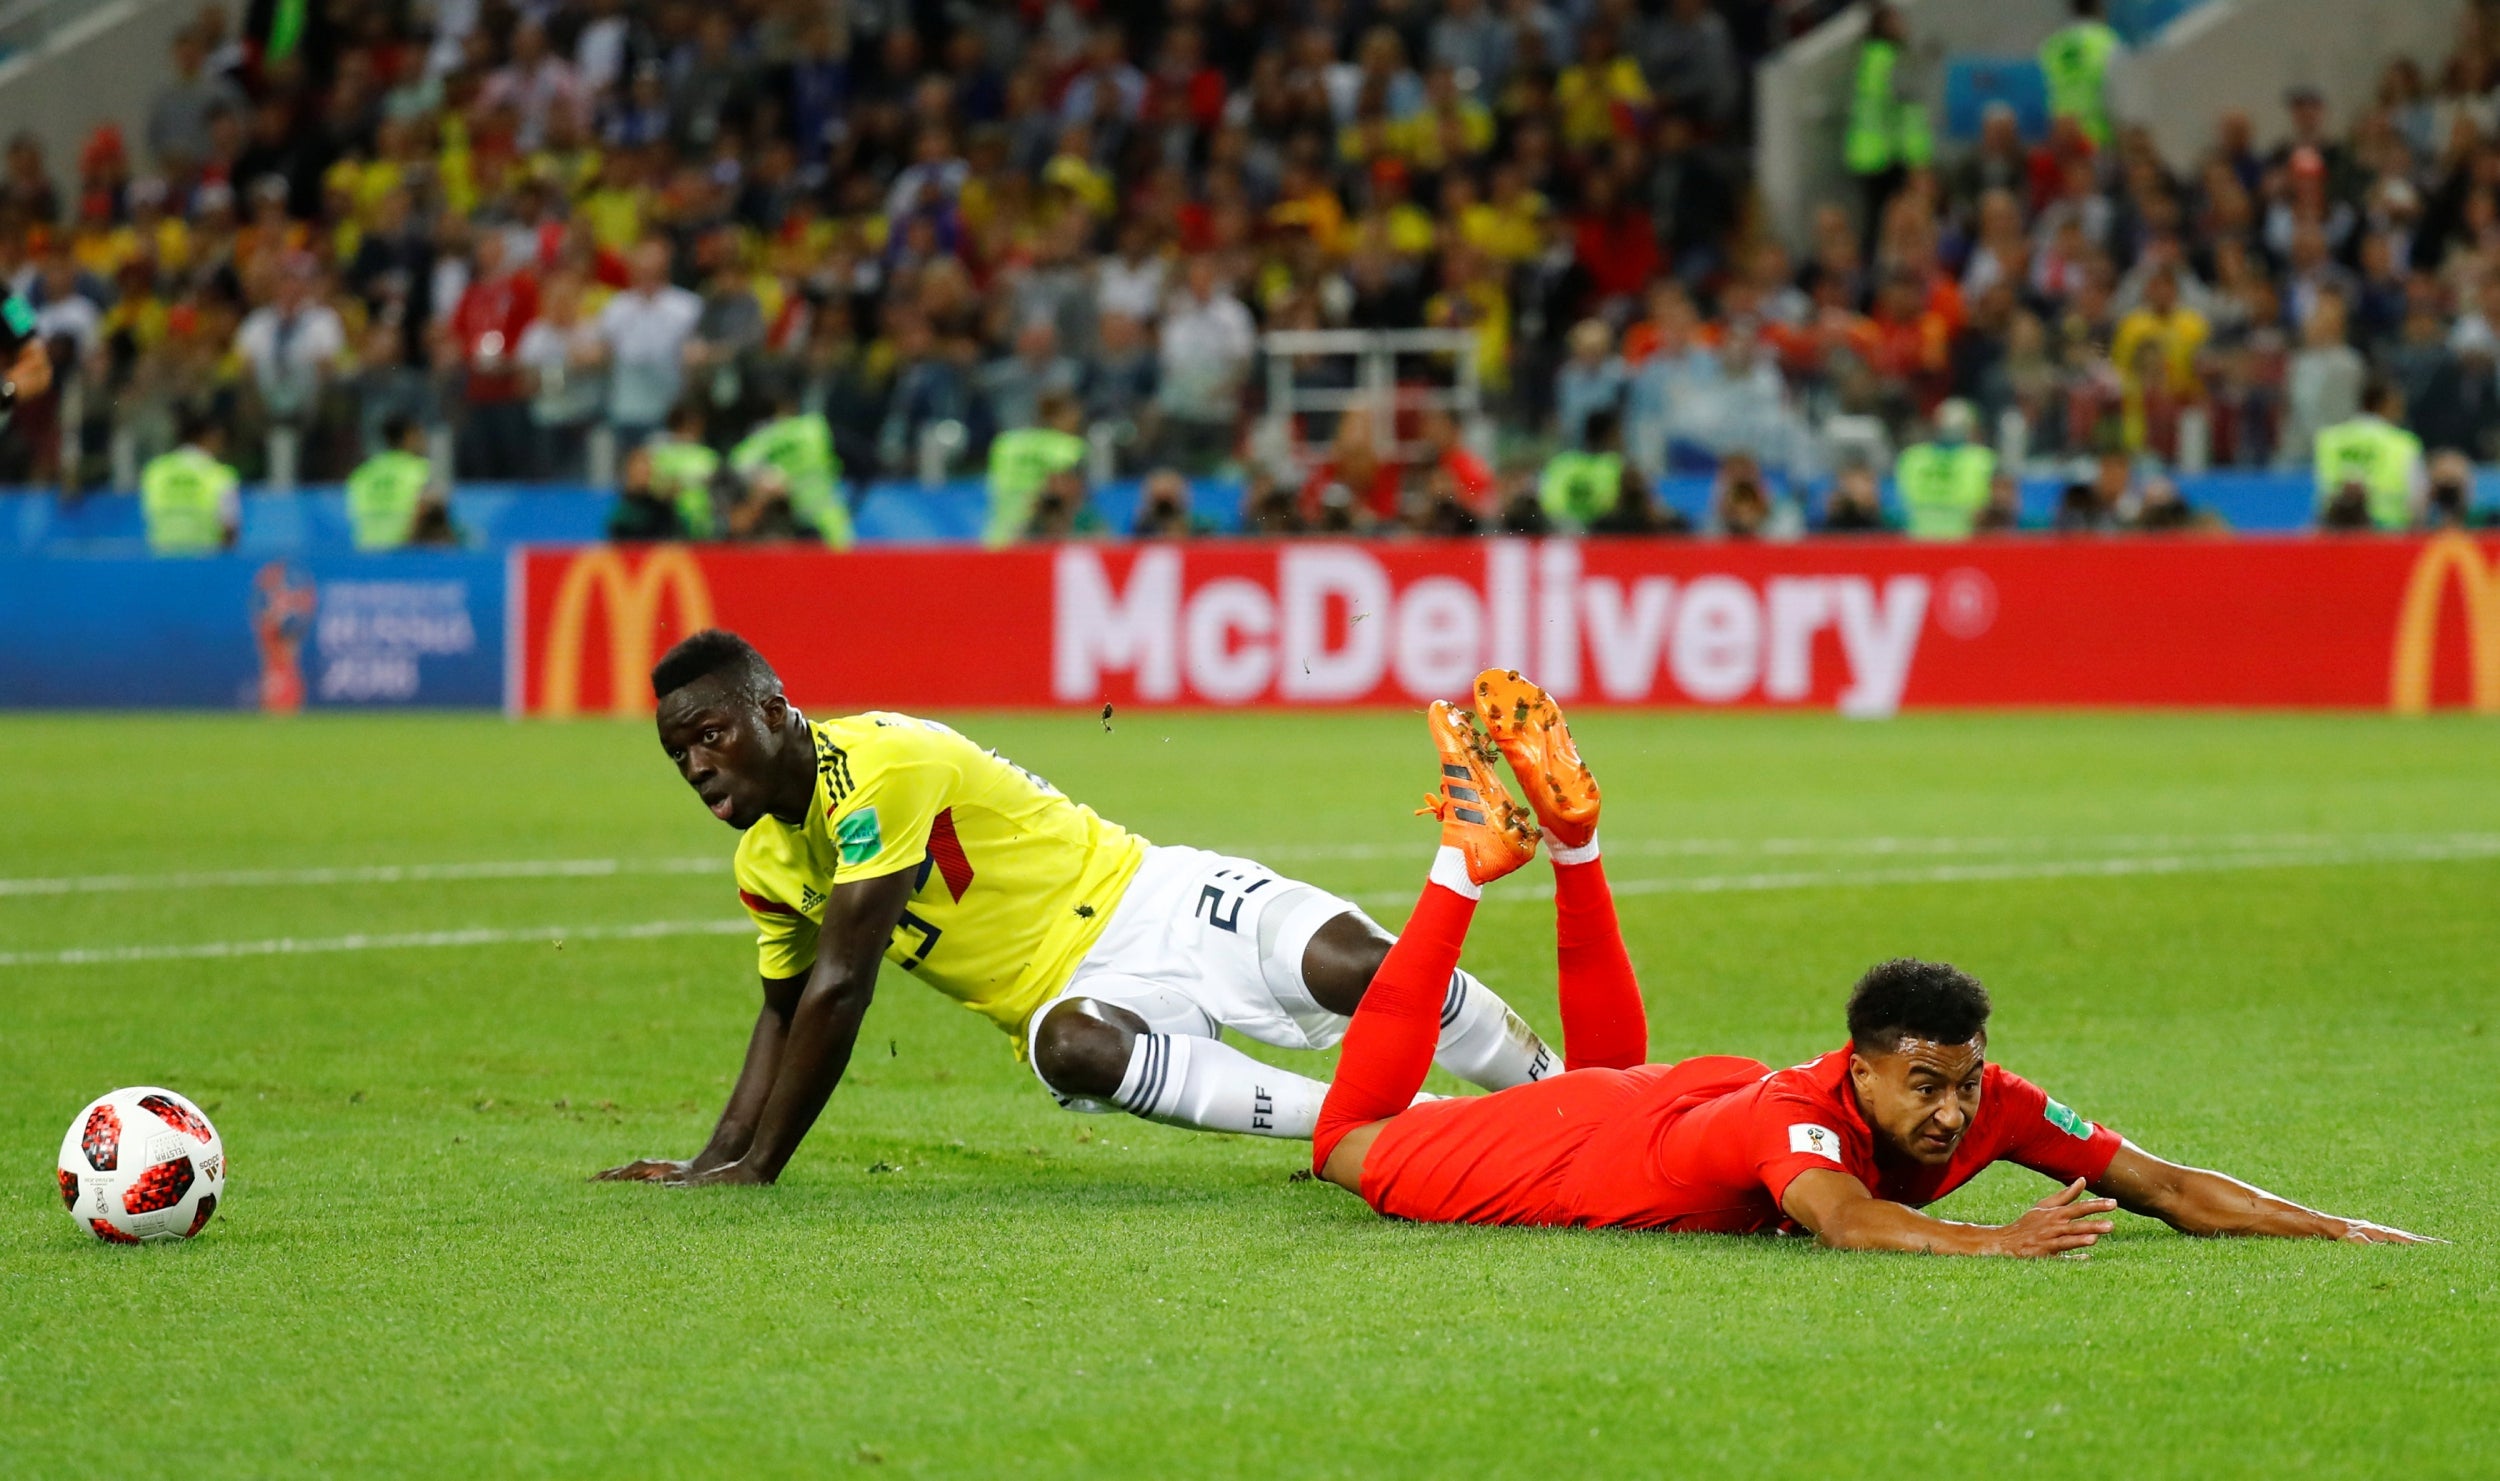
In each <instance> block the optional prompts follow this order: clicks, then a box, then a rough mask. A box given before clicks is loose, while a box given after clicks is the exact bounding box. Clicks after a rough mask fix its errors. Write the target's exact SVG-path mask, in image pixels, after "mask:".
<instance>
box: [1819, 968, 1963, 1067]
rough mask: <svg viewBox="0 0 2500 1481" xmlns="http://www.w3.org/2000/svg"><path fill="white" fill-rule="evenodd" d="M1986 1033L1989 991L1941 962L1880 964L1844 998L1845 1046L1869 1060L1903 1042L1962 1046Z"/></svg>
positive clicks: (1859, 980) (1888, 1051) (1959, 970)
mask: <svg viewBox="0 0 2500 1481" xmlns="http://www.w3.org/2000/svg"><path fill="white" fill-rule="evenodd" d="M1987 1028H1988V990H1987V989H1986V988H1984V987H1982V986H1980V985H1979V979H1978V978H1976V977H1973V976H1972V975H1970V974H1969V973H1968V972H1965V971H1963V970H1962V969H1961V968H1959V967H1951V966H1947V965H1945V964H1944V963H1942V962H1922V961H1920V960H1918V959H1917V958H1915V957H1895V958H1893V959H1892V960H1891V961H1888V962H1879V963H1877V964H1876V965H1875V966H1872V967H1869V968H1868V969H1867V971H1866V975H1865V976H1863V977H1861V978H1859V979H1858V985H1857V986H1856V987H1854V988H1852V989H1850V992H1849V1042H1850V1043H1851V1044H1852V1045H1854V1046H1856V1047H1857V1048H1858V1049H1860V1050H1863V1051H1865V1052H1867V1053H1870V1054H1889V1053H1891V1052H1892V1051H1893V1050H1895V1049H1898V1048H1900V1047H1901V1041H1902V1040H1903V1039H1925V1040H1927V1041H1928V1042H1930V1043H1935V1044H1967V1043H1969V1042H1970V1041H1971V1040H1973V1039H1976V1038H1978V1037H1979V1036H1980V1035H1981V1034H1983V1033H1985V1032H1986V1031H1987Z"/></svg>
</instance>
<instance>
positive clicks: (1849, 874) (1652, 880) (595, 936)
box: [0, 834, 2500, 968]
mask: <svg viewBox="0 0 2500 1481" xmlns="http://www.w3.org/2000/svg"><path fill="white" fill-rule="evenodd" d="M2476 859H2500V836H2494V835H2489V834H2460V835H2457V836H2455V837H2452V838H2449V839H2445V840H2415V841H2412V842H2408V843H2399V844H2384V843H2382V844H2376V845H2368V844H2364V845H2352V846H2342V847H2334V848H2312V849H2267V850H2242V851H2239V852H2234V853H2215V854H2175V853H2174V854H2138V855H2120V856H2116V857H2109V858H2097V859H2023V860H2007V861H2003V862H1997V863H1980V864H1931V865H1924V866H1917V867H1899V868H1888V869H1813V870H1789V871H1784V872H1761V873H1752V874H1702V875H1665V876H1645V877H1635V878H1629V879H1619V880H1615V881H1612V884H1613V887H1614V892H1615V893H1616V894H1617V895H1631V896H1639V895H1701V894H1739V893H1751V892H1766V891H1775V890H1806V889H1851V888H1864V887H1872V886H1880V885H1898V884H1986V883H1993V882H1998V881H2006V880H2031V879H2118V878H2126V877H2130V876H2137V875H2161V874H2228V873H2237V872H2241V871H2246V870H2256V869H2303V868H2323V867H2331V866H2334V865H2339V864H2373V863H2443V862H2455V861H2462V860H2476ZM1552 896H1553V887H1552V886H1551V885H1550V884H1545V883H1543V882H1538V883H1534V884H1530V885H1528V886H1527V887H1525V888H1519V887H1515V886H1503V887H1501V888H1499V889H1498V890H1497V891H1496V892H1495V893H1494V894H1493V895H1492V896H1491V899H1492V900H1493V901H1494V902H1496V903H1500V902H1509V903H1514V904H1516V903H1525V902H1532V901H1541V900H1546V899H1550V898H1552ZM1354 898H1355V900H1356V901H1357V903H1360V904H1364V905H1398V904H1403V903H1404V902H1406V901H1408V900H1411V899H1413V898H1414V895H1413V892H1412V891H1405V890H1395V891H1375V892H1373V893H1370V894H1365V895H1357V896H1355V897H1354ZM753 929H754V926H753V925H752V923H750V922H748V921H746V920H742V919H709V920H660V921H645V922H642V923H640V924H636V925H607V926H532V927H522V928H516V929H487V928H479V929H470V930H457V931H407V932H399V933H395V934H386V935H384V934H377V935H353V936H325V937H278V938H275V939H271V940H263V941H204V942H196V943H191V944H187V945H166V946H101V947H75V948H71V949H69V950H64V951H20V952H0V968H5V967H75V966H92V965H97V964H100V963H116V962H158V961H191V960H207V959H218V958H227V957H256V956H308V955H318V954H324V953H333V952H350V951H401V950H413V949H421V948H427V947H445V946H508V945H515V944H520V943H546V944H551V945H552V944H557V943H561V942H565V941H649V940H657V939H660V938H662V937H669V936H743V935H745V934H747V933H748V932H749V931H751V930H753Z"/></svg>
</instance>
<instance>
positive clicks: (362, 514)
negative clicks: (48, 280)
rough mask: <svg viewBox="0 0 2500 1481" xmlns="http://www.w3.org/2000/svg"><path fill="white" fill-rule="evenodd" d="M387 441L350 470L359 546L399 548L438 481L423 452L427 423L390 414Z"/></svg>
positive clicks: (352, 520) (350, 514)
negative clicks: (427, 491) (424, 424)
mask: <svg viewBox="0 0 2500 1481" xmlns="http://www.w3.org/2000/svg"><path fill="white" fill-rule="evenodd" d="M382 436H383V440H384V441H386V442H387V443H388V444H389V446H387V447H385V448H384V449H383V450H382V451H380V452H378V453H375V454H374V455H373V456H372V457H369V458H367V459H365V460H364V461H363V462H362V463H359V464H358V465H356V471H355V472H353V473H350V474H348V475H347V524H348V528H349V530H350V531H351V532H352V533H353V534H354V535H355V538H356V548H357V549H358V550H397V549H398V548H399V547H401V546H403V545H405V544H407V543H408V535H409V532H410V531H411V530H412V529H414V528H415V527H416V522H417V506H418V505H419V504H421V503H423V502H425V494H426V490H427V489H429V488H431V487H433V486H434V465H433V463H432V462H430V461H428V460H427V458H426V456H425V428H424V427H423V426H421V425H419V424H418V423H417V421H416V419H415V418H413V417H404V416H398V417H392V418H391V419H390V420H389V421H388V422H385V423H384V424H383V427H382Z"/></svg>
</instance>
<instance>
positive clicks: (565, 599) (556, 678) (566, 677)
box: [538, 545, 712, 716]
mask: <svg viewBox="0 0 2500 1481" xmlns="http://www.w3.org/2000/svg"><path fill="white" fill-rule="evenodd" d="M662 596H666V597H668V598H670V600H671V604H672V606H673V608H674V613H673V615H674V616H675V617H676V619H677V627H676V631H677V632H678V633H680V634H684V633H690V632H693V631H695V630H697V629H698V628H706V627H710V626H711V625H712V588H711V586H710V584H709V583H708V582H706V581H705V580H704V579H703V567H702V566H701V565H700V564H698V563H697V562H696V560H695V558H694V552H692V551H691V550H688V549H687V548H686V547H684V546H682V545H663V546H660V547H658V548H657V549H655V550H653V551H652V552H651V553H650V554H649V555H646V556H644V557H643V559H642V562H641V564H640V565H637V566H633V567H630V568H629V567H628V566H627V565H626V558H625V555H624V553H623V552H621V551H619V550H618V549H616V547H614V546H612V545H602V546H599V547H597V548H595V549H591V550H585V551H582V552H580V553H579V554H577V555H575V556H574V557H573V559H572V562H571V563H570V564H568V565H567V566H565V568H564V574H563V575H562V576H561V577H559V578H558V579H557V582H556V597H555V605H554V607H553V608H552V609H550V611H549V612H548V614H547V645H546V649H545V653H544V656H543V657H542V658H541V660H540V668H539V687H538V708H539V713H541V714H545V715H555V716H566V715H577V714H580V713H581V707H582V706H581V699H582V638H583V632H584V630H585V629H586V628H587V627H588V625H589V623H590V611H591V606H592V604H593V603H594V602H596V603H597V604H598V605H599V606H601V607H602V608H604V609H605V611H606V612H607V618H608V709H607V712H608V713H609V714H611V715H644V714H649V713H650V711H651V695H650V692H649V690H648V688H647V687H646V686H645V685H644V683H643V675H644V673H645V672H646V671H647V670H649V669H650V667H651V660H652V650H653V648H654V647H656V646H657V644H658V637H659V620H660V598H661V597H662Z"/></svg>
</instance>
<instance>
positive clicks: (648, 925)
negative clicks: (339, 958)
mask: <svg viewBox="0 0 2500 1481" xmlns="http://www.w3.org/2000/svg"><path fill="white" fill-rule="evenodd" d="M754 931H755V923H754V922H753V921H750V920H744V919H740V920H654V921H644V922H642V923H640V924H638V925H630V926H520V927H516V928H513V929H509V930H504V929H486V928H476V929H471V930H465V931H398V932H393V933H390V934H376V935H353V936H280V937H276V938H274V939H271V940H267V941H199V942H193V943H190V944H187V945H173V946H81V947H73V948H71V949H69V950H67V951H9V952H0V967H91V966H96V965H99V964H102V963H110V962H177V961H201V960H209V959H215V958H224V957H251V956H320V955H325V954H328V953H331V952H341V951H411V950H420V949H423V948H426V947H437V946H512V945H518V944H522V943H529V944H545V945H550V946H558V945H562V944H563V943H565V942H567V941H651V940H657V939H659V938H660V937H663V936H746V935H752V934H753V933H754Z"/></svg>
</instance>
